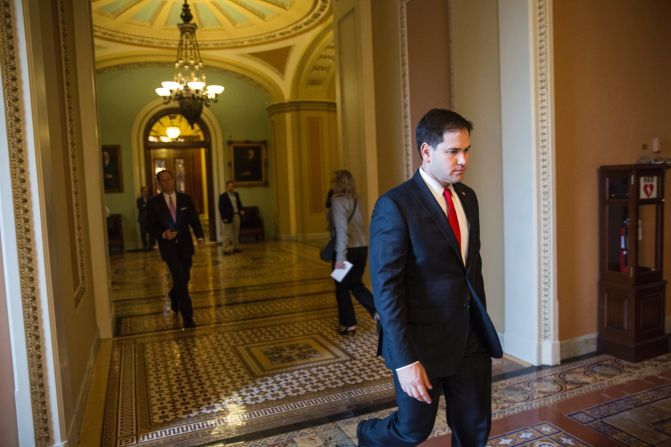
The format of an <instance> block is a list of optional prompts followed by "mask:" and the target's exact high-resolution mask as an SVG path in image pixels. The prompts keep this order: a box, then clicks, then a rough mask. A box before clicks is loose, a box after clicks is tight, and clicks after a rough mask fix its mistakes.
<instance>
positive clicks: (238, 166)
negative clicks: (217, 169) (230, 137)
mask: <svg viewBox="0 0 671 447" xmlns="http://www.w3.org/2000/svg"><path fill="white" fill-rule="evenodd" d="M228 146H229V148H230V161H229V166H230V167H231V174H232V177H233V181H234V182H235V183H236V185H238V186H266V185H268V172H267V160H266V142H265V141H229V142H228Z"/></svg>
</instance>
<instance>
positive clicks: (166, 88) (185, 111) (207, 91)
mask: <svg viewBox="0 0 671 447" xmlns="http://www.w3.org/2000/svg"><path fill="white" fill-rule="evenodd" d="M180 18H181V19H182V21H183V23H180V24H178V25H177V27H178V28H179V46H178V47H177V60H176V61H175V75H174V76H173V79H172V81H163V82H162V83H161V86H162V87H159V88H157V89H156V93H157V94H158V95H159V96H161V97H162V98H163V102H164V104H168V103H170V102H171V101H176V102H177V103H178V104H179V111H180V113H181V114H182V115H184V117H185V118H186V120H187V122H188V123H189V125H190V126H191V127H193V124H194V123H195V122H196V121H198V119H199V118H200V115H201V113H202V112H203V104H205V105H206V106H208V107H209V105H210V104H211V103H213V102H217V96H219V94H221V92H223V91H224V87H222V86H221V85H207V83H206V81H205V73H203V60H202V59H201V58H200V48H199V47H198V41H197V40H196V28H198V26H197V25H196V24H195V23H191V20H193V15H191V9H190V8H189V4H188V3H187V0H184V5H182V14H180Z"/></svg>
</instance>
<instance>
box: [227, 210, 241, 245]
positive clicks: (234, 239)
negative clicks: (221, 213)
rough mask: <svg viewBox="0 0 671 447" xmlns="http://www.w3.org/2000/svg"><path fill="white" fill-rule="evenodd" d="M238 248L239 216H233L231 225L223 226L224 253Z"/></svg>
mask: <svg viewBox="0 0 671 447" xmlns="http://www.w3.org/2000/svg"><path fill="white" fill-rule="evenodd" d="M237 248H240V215H239V214H234V215H233V221H232V222H231V223H225V224H224V251H225V252H227V253H229V252H231V251H233V250H235V249H237Z"/></svg>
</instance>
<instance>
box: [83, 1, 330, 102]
mask: <svg viewBox="0 0 671 447" xmlns="http://www.w3.org/2000/svg"><path fill="white" fill-rule="evenodd" d="M331 1H332V0H188V3H189V6H190V8H191V12H192V14H193V17H194V18H193V21H194V22H195V23H196V24H197V26H198V30H197V33H196V34H197V38H198V43H199V45H200V48H201V54H202V56H203V59H204V61H205V64H206V69H207V67H210V68H211V69H219V70H225V71H230V72H233V73H237V74H239V75H242V76H245V77H249V78H250V79H252V80H255V82H257V83H259V84H260V85H263V86H265V87H264V88H266V90H268V91H271V90H274V91H281V92H282V95H281V96H282V97H283V98H284V99H288V98H290V97H292V96H293V95H294V94H295V93H296V90H297V89H299V90H300V89H302V88H303V87H305V86H302V87H301V86H299V85H296V83H297V82H303V83H305V84H306V85H308V86H310V87H311V89H312V90H313V91H315V92H316V96H334V90H333V83H332V77H333V76H332V75H333V73H334V60H333V58H332V57H330V56H331V55H330V54H329V53H332V41H333V32H332V29H331V26H332V12H331ZM183 4H184V0H91V12H92V18H93V35H94V40H95V52H96V65H97V68H98V69H99V70H100V69H110V68H114V67H122V66H125V65H133V66H138V65H143V64H156V63H160V64H168V63H172V62H173V61H174V58H175V51H176V49H177V42H178V40H179V30H178V28H177V24H178V23H180V22H181V21H182V20H181V19H180V14H181V12H182V6H183ZM329 42H331V43H330V44H329ZM329 45H330V46H329ZM324 52H325V54H326V55H325V56H320V54H321V53H324ZM318 60H319V61H318ZM329 64H330V66H329V67H327V66H326V65H329ZM308 72H309V73H308ZM298 80H302V81H298ZM271 85H272V86H271ZM269 86H271V87H269ZM320 88H321V89H322V92H321V93H319V90H320ZM292 91H293V94H292ZM271 96H273V97H274V99H278V98H277V95H271Z"/></svg>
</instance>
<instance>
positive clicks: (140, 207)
mask: <svg viewBox="0 0 671 447" xmlns="http://www.w3.org/2000/svg"><path fill="white" fill-rule="evenodd" d="M150 200H151V197H147V201H146V202H145V201H144V197H138V199H137V200H136V201H135V206H136V207H137V221H138V222H140V223H142V222H146V221H147V204H148V203H149V201H150Z"/></svg>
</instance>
